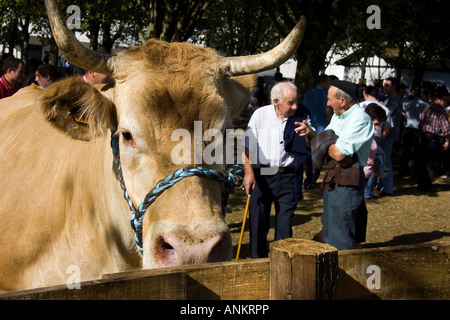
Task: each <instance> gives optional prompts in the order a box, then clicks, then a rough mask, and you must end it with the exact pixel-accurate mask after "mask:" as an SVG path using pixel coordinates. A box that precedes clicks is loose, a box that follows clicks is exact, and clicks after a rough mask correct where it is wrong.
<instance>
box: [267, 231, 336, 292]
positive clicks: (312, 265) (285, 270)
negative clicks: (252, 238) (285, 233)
mask: <svg viewBox="0 0 450 320" xmlns="http://www.w3.org/2000/svg"><path fill="white" fill-rule="evenodd" d="M337 271H338V250H337V249H336V248H334V247H332V246H330V245H328V244H325V243H319V242H316V241H311V240H303V239H284V240H280V241H276V242H272V243H271V245H270V298H271V299H276V300H325V299H327V300H328V299H336V298H337V275H338V272H337Z"/></svg>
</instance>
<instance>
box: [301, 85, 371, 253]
mask: <svg viewBox="0 0 450 320" xmlns="http://www.w3.org/2000/svg"><path fill="white" fill-rule="evenodd" d="M357 98H358V88H357V86H356V85H354V84H352V83H350V82H348V81H340V80H333V81H332V82H331V86H330V88H329V89H328V105H329V106H331V107H332V108H333V113H334V114H333V117H332V118H331V121H330V124H329V125H328V126H327V127H326V128H325V131H326V130H333V131H334V133H335V134H336V135H337V136H338V138H337V140H336V142H335V143H332V144H330V146H329V147H328V156H329V157H330V158H332V160H335V161H336V163H337V164H339V163H341V162H342V161H344V160H345V161H348V160H349V159H350V158H351V159H353V161H357V162H358V163H359V166H360V167H359V169H360V170H359V177H356V179H359V185H357V186H354V185H342V184H341V185H340V184H338V183H337V182H336V183H333V184H331V185H329V188H324V190H323V215H322V224H323V233H322V238H323V241H324V242H325V243H328V244H330V245H332V246H334V247H336V248H337V249H338V250H346V249H353V243H354V240H355V220H356V215H357V212H358V208H359V206H360V205H362V203H363V200H364V185H365V176H364V173H363V170H362V168H363V167H364V166H365V165H366V164H367V159H368V157H369V150H370V146H371V144H372V139H373V133H374V128H373V124H372V120H371V119H370V117H369V116H368V115H367V114H366V112H365V111H364V110H363V109H362V108H360V107H359V105H358V104H357ZM309 135H310V136H311V134H309ZM313 152H314V150H313ZM355 155H356V157H355ZM353 163H354V164H356V162H353ZM341 170H342V169H341ZM328 173H329V170H327V172H326V173H325V178H327V174H328ZM325 178H324V179H325ZM357 181H358V180H357Z"/></svg>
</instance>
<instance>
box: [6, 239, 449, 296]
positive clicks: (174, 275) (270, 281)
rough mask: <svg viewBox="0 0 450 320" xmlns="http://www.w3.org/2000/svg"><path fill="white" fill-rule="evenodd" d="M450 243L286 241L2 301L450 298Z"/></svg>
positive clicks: (17, 294)
mask: <svg viewBox="0 0 450 320" xmlns="http://www.w3.org/2000/svg"><path fill="white" fill-rule="evenodd" d="M448 248H449V242H437V243H431V244H423V245H416V246H398V247H387V248H374V249H361V250H347V251H339V252H338V251H337V250H336V249H335V248H333V247H331V246H328V245H326V244H321V243H318V242H313V241H310V240H301V239H286V240H281V241H277V242H274V243H272V244H271V250H270V257H269V258H266V259H255V260H251V259H247V260H241V261H237V262H235V261H233V262H221V263H210V264H205V265H192V266H183V267H175V268H163V269H154V270H141V271H132V272H124V273H116V274H106V275H104V276H103V278H102V279H99V280H96V281H86V282H82V283H81V284H80V289H69V288H68V287H67V286H66V285H60V286H55V287H48V288H41V289H32V290H26V291H17V292H8V293H4V294H0V299H59V300H71V299H91V300H95V299H114V300H116V299H176V300H180V299H181V300H183V299H189V300H195V299H209V300H214V299H223V300H267V299H450V265H449V261H448V253H449V249H448Z"/></svg>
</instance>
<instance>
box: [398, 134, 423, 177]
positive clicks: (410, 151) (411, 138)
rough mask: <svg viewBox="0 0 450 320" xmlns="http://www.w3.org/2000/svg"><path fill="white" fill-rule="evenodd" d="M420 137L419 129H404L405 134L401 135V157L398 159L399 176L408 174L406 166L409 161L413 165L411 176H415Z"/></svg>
mask: <svg viewBox="0 0 450 320" xmlns="http://www.w3.org/2000/svg"><path fill="white" fill-rule="evenodd" d="M420 135H421V133H420V131H419V129H413V128H405V132H404V134H403V147H402V156H401V158H400V174H402V175H406V174H408V171H409V167H408V164H409V161H410V160H411V159H412V160H413V163H414V167H413V174H414V175H417V162H418V161H417V159H418V156H419V150H418V149H419V148H420V146H419V144H420Z"/></svg>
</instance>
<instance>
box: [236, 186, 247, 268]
mask: <svg viewBox="0 0 450 320" xmlns="http://www.w3.org/2000/svg"><path fill="white" fill-rule="evenodd" d="M249 204H250V195H247V203H246V204H245V211H244V220H242V227H241V236H240V237H239V245H238V249H237V254H236V261H238V260H239V253H240V252H241V244H242V237H243V236H244V228H245V220H247V213H248V206H249Z"/></svg>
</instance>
